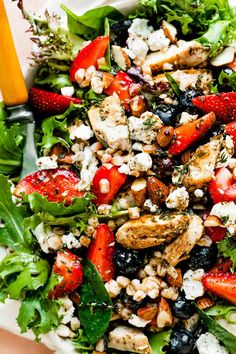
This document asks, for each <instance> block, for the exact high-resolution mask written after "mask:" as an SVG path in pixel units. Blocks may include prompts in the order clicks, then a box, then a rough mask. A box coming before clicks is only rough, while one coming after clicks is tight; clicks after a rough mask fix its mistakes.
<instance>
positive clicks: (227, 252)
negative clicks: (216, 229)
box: [217, 237, 236, 269]
mask: <svg viewBox="0 0 236 354" xmlns="http://www.w3.org/2000/svg"><path fill="white" fill-rule="evenodd" d="M217 247H218V251H219V253H220V254H221V255H223V256H224V257H229V258H230V259H231V260H232V262H233V265H232V267H233V268H234V269H235V267H236V238H235V237H226V238H225V239H224V240H222V241H220V242H219V243H218V244H217Z"/></svg>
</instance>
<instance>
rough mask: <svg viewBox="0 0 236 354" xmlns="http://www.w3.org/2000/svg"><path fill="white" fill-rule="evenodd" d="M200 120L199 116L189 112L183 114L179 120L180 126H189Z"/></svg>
mask: <svg viewBox="0 0 236 354" xmlns="http://www.w3.org/2000/svg"><path fill="white" fill-rule="evenodd" d="M197 118H198V115H197V114H189V113H188V112H182V113H181V116H180V120H179V124H181V125H182V124H188V123H191V122H193V121H195V120H196V119H197Z"/></svg>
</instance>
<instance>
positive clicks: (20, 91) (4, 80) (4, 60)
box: [0, 0, 28, 106]
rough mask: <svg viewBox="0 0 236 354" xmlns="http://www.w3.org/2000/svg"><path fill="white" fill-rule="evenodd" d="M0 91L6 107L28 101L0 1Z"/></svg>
mask: <svg viewBox="0 0 236 354" xmlns="http://www.w3.org/2000/svg"><path fill="white" fill-rule="evenodd" d="M0 89H1V92H2V96H3V100H4V102H5V104H6V105H7V106H15V105H19V104H24V103H26V102H27V100H28V92H27V89H26V86H25V81H24V77H23V75H22V72H21V67H20V64H19V61H18V57H17V54H16V50H15V46H14V42H13V38H12V34H11V29H10V26H9V22H8V19H7V14H6V10H5V7H4V2H3V0H0Z"/></svg>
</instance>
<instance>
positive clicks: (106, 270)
mask: <svg viewBox="0 0 236 354" xmlns="http://www.w3.org/2000/svg"><path fill="white" fill-rule="evenodd" d="M114 250H115V237H114V234H113V233H112V232H111V231H110V229H109V227H108V226H107V225H105V224H100V225H98V227H97V229H96V233H95V239H94V240H93V241H92V243H91V245H90V246H89V250H88V258H89V259H90V260H91V262H93V264H94V265H95V266H96V267H97V270H98V272H99V273H100V275H101V278H102V280H103V281H109V280H111V279H112V278H113V277H114V275H115V266H114V263H113V255H114Z"/></svg>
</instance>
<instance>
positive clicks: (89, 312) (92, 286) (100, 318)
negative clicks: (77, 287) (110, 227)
mask: <svg viewBox="0 0 236 354" xmlns="http://www.w3.org/2000/svg"><path fill="white" fill-rule="evenodd" d="M80 297H81V304H80V305H79V306H78V314H79V318H80V321H81V323H82V325H83V328H84V331H85V334H86V336H87V338H88V342H89V343H90V344H94V343H96V342H97V341H98V340H99V339H100V338H101V337H102V336H103V335H104V333H105V331H106V329H107V327H108V325H109V322H110V319H111V315H112V302H111V299H110V296H109V294H108V292H107V290H106V288H105V286H104V284H103V281H102V279H101V277H100V275H99V273H98V272H97V269H96V267H95V266H94V265H93V264H92V263H91V262H90V261H89V260H88V259H87V260H86V261H85V263H84V282H83V284H82V286H81V291H80Z"/></svg>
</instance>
